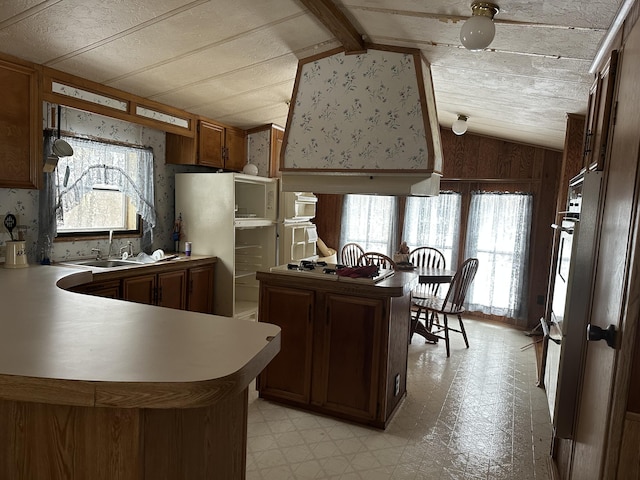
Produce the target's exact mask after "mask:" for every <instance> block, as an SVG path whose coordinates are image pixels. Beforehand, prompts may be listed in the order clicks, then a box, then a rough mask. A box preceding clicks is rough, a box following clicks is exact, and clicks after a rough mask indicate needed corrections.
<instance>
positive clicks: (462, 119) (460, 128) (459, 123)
mask: <svg viewBox="0 0 640 480" xmlns="http://www.w3.org/2000/svg"><path fill="white" fill-rule="evenodd" d="M467 118H469V117H467V116H466V115H458V119H457V120H456V121H455V122H453V123H452V124H451V130H452V131H453V133H455V134H456V135H463V134H464V133H465V132H466V131H467Z"/></svg>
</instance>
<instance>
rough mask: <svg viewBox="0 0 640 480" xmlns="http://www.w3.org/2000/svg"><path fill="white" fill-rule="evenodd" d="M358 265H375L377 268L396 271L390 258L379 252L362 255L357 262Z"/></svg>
mask: <svg viewBox="0 0 640 480" xmlns="http://www.w3.org/2000/svg"><path fill="white" fill-rule="evenodd" d="M358 265H376V266H378V267H379V268H391V269H393V270H395V269H396V262H394V261H393V259H392V258H391V257H389V256H387V255H385V254H384V253H379V252H365V253H363V254H362V255H361V256H360V259H359V260H358Z"/></svg>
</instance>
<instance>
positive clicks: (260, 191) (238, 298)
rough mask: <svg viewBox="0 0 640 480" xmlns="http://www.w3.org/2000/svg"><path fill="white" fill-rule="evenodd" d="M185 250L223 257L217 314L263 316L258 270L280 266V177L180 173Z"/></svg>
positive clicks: (178, 184)
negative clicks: (278, 222) (278, 262)
mask: <svg viewBox="0 0 640 480" xmlns="http://www.w3.org/2000/svg"><path fill="white" fill-rule="evenodd" d="M175 214H176V217H177V216H179V215H180V216H181V217H182V236H181V239H180V250H181V251H184V242H191V244H192V246H191V251H192V254H193V255H214V256H216V257H218V262H217V264H216V267H215V269H216V270H215V271H216V274H215V284H214V313H215V314H216V315H223V316H227V317H235V318H241V319H247V320H256V319H257V308H258V292H259V288H258V287H259V284H258V281H257V280H256V278H255V277H256V275H255V272H256V270H261V269H268V268H270V267H272V266H274V265H276V261H277V255H276V244H277V240H276V237H277V230H276V222H277V220H278V180H277V179H275V178H265V177H258V176H252V175H244V174H240V173H177V174H176V176H175Z"/></svg>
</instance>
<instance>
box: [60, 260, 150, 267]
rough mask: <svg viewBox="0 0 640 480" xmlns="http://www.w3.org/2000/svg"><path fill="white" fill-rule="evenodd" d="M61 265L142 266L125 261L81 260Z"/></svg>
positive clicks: (138, 263)
mask: <svg viewBox="0 0 640 480" xmlns="http://www.w3.org/2000/svg"><path fill="white" fill-rule="evenodd" d="M62 263H66V264H67V265H81V266H84V267H95V268H115V267H133V266H136V265H142V263H140V262H135V261H127V260H81V261H72V262H62Z"/></svg>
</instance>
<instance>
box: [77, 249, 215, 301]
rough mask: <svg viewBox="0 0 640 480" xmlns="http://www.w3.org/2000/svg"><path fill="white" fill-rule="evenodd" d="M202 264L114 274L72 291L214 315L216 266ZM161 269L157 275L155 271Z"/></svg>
mask: <svg viewBox="0 0 640 480" xmlns="http://www.w3.org/2000/svg"><path fill="white" fill-rule="evenodd" d="M196 262H198V263H197V264H196V265H195V266H193V267H189V268H185V262H181V263H178V264H173V265H168V264H165V265H162V266H152V265H149V266H145V267H141V268H142V269H144V270H145V271H146V273H143V272H141V271H139V270H138V269H137V268H138V267H136V268H132V269H126V270H121V271H119V272H114V271H110V272H108V273H105V274H104V275H108V280H107V279H105V280H101V279H100V276H101V275H103V274H98V275H97V276H96V277H94V278H96V280H95V281H93V282H90V283H86V284H83V285H78V286H75V287H72V288H71V289H70V290H71V291H73V292H77V293H84V294H88V295H97V296H101V297H110V298H118V299H122V300H127V301H130V302H136V303H144V304H147V305H159V306H161V307H167V308H175V309H179V310H190V311H193V312H201V313H209V314H212V313H213V307H214V302H213V298H214V290H213V288H214V273H215V262H213V261H211V260H207V261H203V260H196ZM156 268H157V269H160V271H157V270H155V271H154V269H156Z"/></svg>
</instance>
